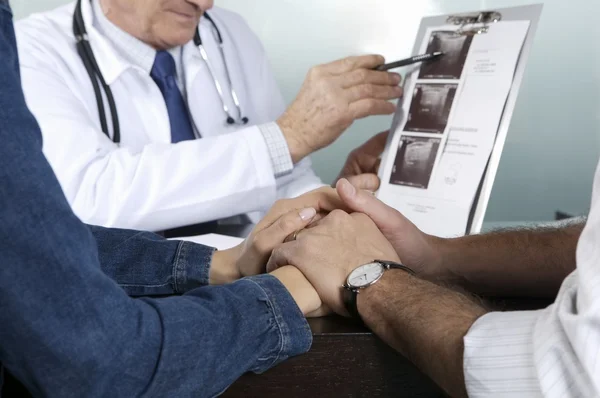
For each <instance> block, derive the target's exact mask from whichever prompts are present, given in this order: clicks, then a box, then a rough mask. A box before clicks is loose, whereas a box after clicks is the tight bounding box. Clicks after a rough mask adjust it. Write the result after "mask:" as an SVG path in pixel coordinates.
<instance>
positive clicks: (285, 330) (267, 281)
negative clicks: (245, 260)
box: [245, 275, 312, 373]
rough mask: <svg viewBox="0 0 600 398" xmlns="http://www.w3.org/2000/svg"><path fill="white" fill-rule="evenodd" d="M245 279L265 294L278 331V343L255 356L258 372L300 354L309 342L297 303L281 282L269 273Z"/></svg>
mask: <svg viewBox="0 0 600 398" xmlns="http://www.w3.org/2000/svg"><path fill="white" fill-rule="evenodd" d="M245 279H246V280H249V281H252V282H254V283H256V284H257V285H258V286H259V287H260V288H261V289H262V291H263V292H265V295H266V297H267V303H268V305H269V308H270V310H271V311H272V313H273V317H274V323H275V325H276V327H277V330H278V332H279V344H278V347H276V348H275V349H274V350H273V352H272V353H270V354H269V355H268V356H265V357H262V358H259V360H258V361H257V367H256V368H255V369H253V371H254V372H256V373H262V372H265V371H267V370H268V369H270V368H271V367H273V366H275V365H277V364H278V363H280V362H283V361H285V360H286V359H288V358H290V357H293V356H296V355H300V354H304V353H305V352H307V351H308V350H309V349H310V347H311V345H312V332H311V330H310V326H309V325H308V322H307V321H306V318H305V317H304V314H302V311H300V308H298V305H297V304H296V302H295V301H294V299H293V298H292V296H291V295H290V293H289V292H288V290H287V289H286V288H285V286H283V284H282V283H281V282H280V281H279V280H278V279H277V278H275V277H274V276H272V275H258V276H253V277H249V278H245Z"/></svg>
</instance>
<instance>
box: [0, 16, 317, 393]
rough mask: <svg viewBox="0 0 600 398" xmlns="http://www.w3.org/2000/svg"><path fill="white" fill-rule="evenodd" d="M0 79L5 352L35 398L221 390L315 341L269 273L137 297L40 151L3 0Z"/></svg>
mask: <svg viewBox="0 0 600 398" xmlns="http://www.w3.org/2000/svg"><path fill="white" fill-rule="evenodd" d="M0 87H1V89H0V141H1V142H2V145H0V186H1V187H2V188H1V190H0V220H2V222H0V258H1V259H2V260H1V264H0V309H1V310H0V362H1V363H2V365H3V366H4V367H5V368H6V369H7V370H8V371H10V372H11V373H12V374H13V375H14V376H15V377H16V378H17V379H18V380H20V381H21V382H22V383H23V384H24V385H25V386H26V387H27V388H28V389H29V390H30V392H31V393H32V394H33V395H34V396H50V397H117V396H119V397H121V396H124V397H137V396H150V397H161V396H172V397H187V396H202V397H204V396H215V395H217V394H219V393H220V392H222V391H223V390H224V389H225V388H227V386H228V385H230V384H231V383H232V382H233V381H234V380H235V379H236V378H237V377H239V376H240V375H241V374H243V373H244V372H247V371H253V372H263V371H265V370H266V369H268V368H269V367H271V366H273V365H274V364H277V363H278V362H280V361H282V360H284V359H286V358H288V357H290V356H293V355H297V354H300V353H302V352H305V351H306V350H308V348H309V346H310V343H311V334H310V330H309V328H308V324H307V323H306V320H305V319H304V317H303V316H302V314H301V312H300V310H299V309H298V307H297V306H296V304H295V303H294V301H293V299H292V297H291V296H290V295H289V293H288V292H287V291H286V290H285V288H284V287H283V285H281V284H280V283H279V282H278V281H277V280H276V279H275V278H273V277H272V276H269V275H264V276H259V277H254V278H248V279H242V280H240V281H238V282H236V283H233V284H231V285H227V286H215V287H213V286H206V287H201V288H197V289H194V290H192V291H190V292H188V293H187V294H185V295H183V296H178V297H170V298H164V299H150V298H139V299H134V298H130V297H128V296H127V294H126V293H125V292H124V291H123V290H122V289H121V288H120V287H119V285H117V284H116V283H115V282H114V281H113V280H112V279H111V278H109V277H108V276H106V275H105V274H104V273H103V272H102V269H101V267H100V261H99V256H98V250H97V246H96V241H95V240H94V237H93V235H92V233H91V232H90V230H89V228H87V227H86V226H85V225H84V224H82V223H81V221H80V220H79V219H78V218H77V217H76V216H75V215H74V214H73V212H72V211H71V209H70V207H69V204H68V203H67V201H66V199H65V197H64V195H63V193H62V191H61V189H60V186H59V184H58V181H57V179H56V177H55V176H54V174H53V173H52V170H51V168H50V166H49V164H48V162H47V161H46V160H45V158H44V155H43V154H42V139H41V134H40V131H39V127H38V125H37V123H36V121H35V119H34V118H33V116H32V115H31V114H30V113H29V112H28V110H27V109H26V105H25V100H24V98H23V93H22V91H21V88H20V79H19V74H18V59H17V54H16V49H15V39H14V32H13V28H12V21H11V15H10V13H9V10H8V8H6V7H3V6H0Z"/></svg>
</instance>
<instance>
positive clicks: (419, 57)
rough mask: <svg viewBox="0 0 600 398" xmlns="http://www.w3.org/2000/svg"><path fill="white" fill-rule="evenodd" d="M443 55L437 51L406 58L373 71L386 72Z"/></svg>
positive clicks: (380, 66)
mask: <svg viewBox="0 0 600 398" xmlns="http://www.w3.org/2000/svg"><path fill="white" fill-rule="evenodd" d="M442 55H444V53H443V52H440V51H437V52H434V53H429V54H421V55H415V56H414V57H410V58H406V59H403V60H401V61H396V62H391V63H389V64H384V65H379V66H378V67H377V68H375V70H380V71H386V70H390V69H395V68H400V67H402V66H407V65H412V64H416V63H417V62H425V61H432V60H434V59H437V58H438V57H441V56H442Z"/></svg>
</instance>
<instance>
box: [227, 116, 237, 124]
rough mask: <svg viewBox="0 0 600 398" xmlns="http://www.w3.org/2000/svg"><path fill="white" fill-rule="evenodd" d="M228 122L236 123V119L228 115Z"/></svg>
mask: <svg viewBox="0 0 600 398" xmlns="http://www.w3.org/2000/svg"><path fill="white" fill-rule="evenodd" d="M227 124H235V120H234V119H233V118H232V117H231V116H228V117H227Z"/></svg>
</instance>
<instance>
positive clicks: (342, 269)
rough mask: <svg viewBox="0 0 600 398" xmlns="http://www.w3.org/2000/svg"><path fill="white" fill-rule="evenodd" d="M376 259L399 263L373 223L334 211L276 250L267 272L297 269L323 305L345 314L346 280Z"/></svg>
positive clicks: (357, 214) (365, 217)
mask: <svg viewBox="0 0 600 398" xmlns="http://www.w3.org/2000/svg"><path fill="white" fill-rule="evenodd" d="M376 259H381V260H390V261H398V255H397V254H396V252H395V251H394V248H393V247H392V246H391V245H390V243H389V242H388V241H387V240H386V239H385V237H384V236H383V235H382V234H381V232H379V230H378V229H377V226H376V225H375V224H374V223H373V221H371V219H370V218H369V217H367V216H366V215H364V214H361V213H354V214H348V213H346V212H344V211H342V210H334V211H333V212H331V213H329V215H327V216H326V217H325V218H323V219H322V220H320V221H318V222H317V223H316V225H314V226H312V227H311V228H309V229H306V230H303V231H301V232H300V233H298V235H297V237H296V240H295V241H292V242H288V243H285V244H283V245H281V246H279V247H278V248H277V249H275V250H274V251H273V254H272V256H271V258H270V259H269V263H268V265H267V269H268V270H273V269H276V268H278V267H280V266H286V265H293V266H295V267H297V268H298V269H299V270H300V271H302V273H303V274H304V275H305V276H306V279H308V281H309V282H310V284H311V285H312V286H314V288H315V289H316V291H317V293H319V296H320V297H321V300H322V301H323V303H324V304H326V305H327V306H328V307H329V308H331V309H332V310H333V311H335V312H336V313H338V314H341V315H347V312H346V309H345V308H344V304H343V301H342V289H343V287H342V286H343V284H344V282H345V281H346V278H347V277H348V275H349V274H350V272H352V271H353V270H354V269H355V268H356V267H358V266H359V265H363V264H366V263H369V262H371V261H373V260H376Z"/></svg>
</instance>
